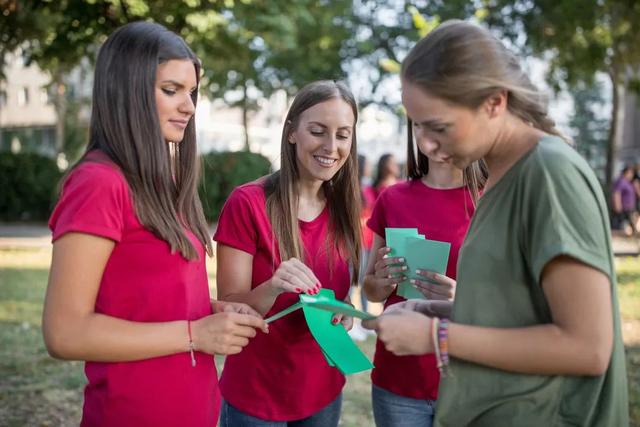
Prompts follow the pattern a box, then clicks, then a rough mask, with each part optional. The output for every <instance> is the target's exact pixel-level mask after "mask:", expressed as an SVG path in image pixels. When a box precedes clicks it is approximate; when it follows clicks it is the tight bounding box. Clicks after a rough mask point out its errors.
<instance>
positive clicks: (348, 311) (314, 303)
mask: <svg viewBox="0 0 640 427" xmlns="http://www.w3.org/2000/svg"><path fill="white" fill-rule="evenodd" d="M300 301H301V302H302V303H304V304H305V306H309V307H314V308H320V309H322V310H327V311H330V312H332V313H336V314H342V315H344V316H349V317H357V318H359V319H364V320H367V319H375V318H376V316H374V315H373V314H371V313H367V312H366V311H361V310H358V309H356V308H354V307H353V306H352V305H350V304H347V303H346V302H344V301H339V300H337V299H335V298H329V297H327V296H325V295H323V294H322V292H320V294H318V295H300Z"/></svg>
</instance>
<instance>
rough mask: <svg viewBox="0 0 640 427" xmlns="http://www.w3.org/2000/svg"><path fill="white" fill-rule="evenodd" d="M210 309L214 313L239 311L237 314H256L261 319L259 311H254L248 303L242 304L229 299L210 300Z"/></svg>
mask: <svg viewBox="0 0 640 427" xmlns="http://www.w3.org/2000/svg"><path fill="white" fill-rule="evenodd" d="M211 309H212V310H213V312H214V313H221V312H227V313H239V314H249V315H251V316H256V317H259V318H261V319H262V316H260V313H258V312H257V311H255V310H254V309H253V308H251V306H249V305H248V304H244V303H241V302H230V301H218V300H211Z"/></svg>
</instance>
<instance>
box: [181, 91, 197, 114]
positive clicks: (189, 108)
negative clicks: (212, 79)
mask: <svg viewBox="0 0 640 427" xmlns="http://www.w3.org/2000/svg"><path fill="white" fill-rule="evenodd" d="M178 109H179V111H180V112H181V113H184V114H188V115H190V116H192V115H193V114H194V113H195V111H196V105H195V103H194V101H193V98H191V94H189V93H187V94H186V95H185V99H184V101H183V102H182V103H181V104H180V106H179V108H178Z"/></svg>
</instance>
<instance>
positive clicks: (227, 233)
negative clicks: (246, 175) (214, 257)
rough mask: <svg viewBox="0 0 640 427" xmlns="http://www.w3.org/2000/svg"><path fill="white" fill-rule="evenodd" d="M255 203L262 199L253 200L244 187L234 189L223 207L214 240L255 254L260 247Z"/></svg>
mask: <svg viewBox="0 0 640 427" xmlns="http://www.w3.org/2000/svg"><path fill="white" fill-rule="evenodd" d="M255 203H260V201H258V200H253V198H252V197H251V195H250V194H248V193H247V192H246V190H245V189H244V188H242V187H239V188H236V189H235V190H233V192H232V193H231V194H230V195H229V198H228V199H227V201H226V202H225V204H224V206H223V207H222V212H220V218H219V219H218V227H217V229H216V232H215V234H214V236H213V240H215V241H216V242H218V243H219V244H223V245H227V246H231V247H232V248H236V249H240V250H241V251H244V252H247V253H249V254H251V255H255V254H256V251H257V247H258V242H257V241H258V232H257V227H256V223H255V220H256V218H255V216H254V215H255V214H254V209H253V205H254V204H255Z"/></svg>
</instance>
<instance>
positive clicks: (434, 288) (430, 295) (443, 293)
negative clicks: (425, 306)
mask: <svg viewBox="0 0 640 427" xmlns="http://www.w3.org/2000/svg"><path fill="white" fill-rule="evenodd" d="M409 282H410V283H411V284H412V285H413V287H414V288H416V289H417V290H419V291H420V292H421V293H422V294H423V295H424V296H425V298H427V299H433V300H451V299H453V296H454V293H453V289H452V288H450V287H447V286H443V285H441V284H437V285H436V284H433V283H429V282H424V281H422V280H418V279H411V280H410V281H409Z"/></svg>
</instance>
